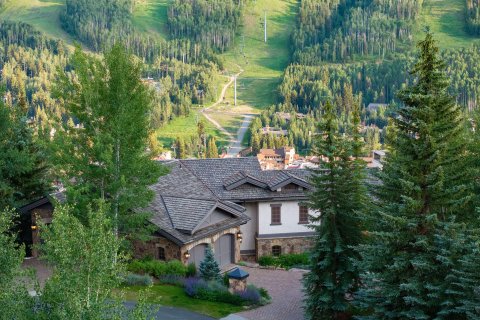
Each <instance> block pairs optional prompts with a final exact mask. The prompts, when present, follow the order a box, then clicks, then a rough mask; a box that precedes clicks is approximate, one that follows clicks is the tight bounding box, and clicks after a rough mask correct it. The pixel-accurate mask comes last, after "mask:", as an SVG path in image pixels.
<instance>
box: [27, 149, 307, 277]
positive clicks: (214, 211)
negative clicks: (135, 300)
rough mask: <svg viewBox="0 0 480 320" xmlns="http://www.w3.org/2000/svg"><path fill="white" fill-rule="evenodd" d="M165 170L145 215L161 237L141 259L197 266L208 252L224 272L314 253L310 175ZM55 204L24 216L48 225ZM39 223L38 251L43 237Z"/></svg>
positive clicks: (253, 164) (215, 167) (207, 163)
mask: <svg viewBox="0 0 480 320" xmlns="http://www.w3.org/2000/svg"><path fill="white" fill-rule="evenodd" d="M162 163H163V164H164V165H166V166H168V167H169V168H170V172H169V173H168V174H167V175H165V176H162V177H160V178H159V180H158V181H157V183H156V184H154V185H152V186H151V189H152V190H153V191H154V199H153V200H152V202H151V203H150V205H149V206H148V208H145V209H144V210H147V211H149V212H151V213H152V216H151V219H150V222H151V223H152V224H154V225H155V226H156V227H157V229H156V231H155V233H154V235H153V237H152V239H151V240H149V241H147V242H140V241H135V243H134V255H135V256H136V257H138V258H140V257H144V256H152V257H154V258H156V259H159V260H171V259H178V260H181V261H182V262H184V263H190V262H193V263H195V264H197V265H198V264H199V263H200V262H201V261H202V260H203V258H204V254H205V248H206V246H207V245H210V246H211V247H212V248H213V251H214V254H215V258H216V260H217V262H218V263H219V265H220V266H221V267H223V268H226V267H227V266H228V265H230V264H233V263H236V262H238V261H239V260H240V259H242V260H255V259H257V258H258V257H260V256H263V255H279V254H282V253H300V252H303V251H305V250H307V249H308V248H309V247H310V246H311V243H312V239H311V237H312V236H313V232H312V230H311V229H309V228H308V227H307V224H308V217H309V214H312V213H313V212H310V211H309V209H308V208H307V207H306V206H305V204H304V202H305V200H306V194H305V191H307V190H309V189H311V188H312V187H311V185H310V184H309V183H308V174H309V172H308V171H307V170H301V169H299V170H270V171H266V170H262V168H261V166H260V163H259V162H258V160H257V158H255V157H248V158H224V159H192V160H171V161H164V162H162ZM56 198H60V197H59V196H58V195H57V196H56ZM50 200H51V199H49V198H45V199H43V200H40V201H37V202H36V203H32V204H31V205H29V206H26V207H24V208H23V209H22V210H23V211H22V212H23V213H24V214H27V215H30V216H32V217H33V216H36V217H39V218H40V219H43V220H44V222H47V223H48V222H49V220H50V219H51V214H52V211H53V210H52V209H53V207H52V201H50ZM59 200H61V199H59ZM39 213H40V215H39ZM34 219H35V218H34ZM34 219H33V220H32V231H33V234H34V237H33V242H34V243H35V241H37V242H38V239H39V235H38V230H37V229H36V222H35V220H34ZM32 255H36V252H32Z"/></svg>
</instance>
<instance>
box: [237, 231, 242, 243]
mask: <svg viewBox="0 0 480 320" xmlns="http://www.w3.org/2000/svg"><path fill="white" fill-rule="evenodd" d="M237 239H238V241H240V243H241V242H242V241H243V233H242V231H238V233H237Z"/></svg>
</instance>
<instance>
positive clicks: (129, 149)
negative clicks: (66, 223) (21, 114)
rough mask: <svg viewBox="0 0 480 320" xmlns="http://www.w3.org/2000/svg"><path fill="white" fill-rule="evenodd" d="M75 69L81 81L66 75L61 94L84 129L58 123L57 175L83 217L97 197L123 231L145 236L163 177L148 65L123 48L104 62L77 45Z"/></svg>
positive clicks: (61, 80)
mask: <svg viewBox="0 0 480 320" xmlns="http://www.w3.org/2000/svg"><path fill="white" fill-rule="evenodd" d="M71 64H72V66H73V68H74V70H75V79H72V77H70V76H68V75H67V74H61V75H60V78H59V80H58V83H57V87H56V93H57V95H58V96H59V97H60V98H61V100H62V101H64V108H65V116H68V117H71V118H74V119H76V120H77V121H78V123H79V124H80V125H81V128H80V129H79V128H71V127H69V126H68V123H66V122H65V121H63V120H62V119H59V121H58V128H57V134H56V135H55V139H54V141H53V143H52V154H53V157H52V158H53V161H54V163H55V165H56V168H57V169H58V170H56V172H58V173H60V174H61V175H60V178H61V179H62V182H63V183H64V184H65V185H66V186H67V201H68V202H69V203H71V204H75V212H76V214H77V215H78V216H79V217H80V218H81V217H82V216H83V217H85V213H86V212H87V208H88V206H89V205H94V204H95V203H96V202H95V201H96V200H97V199H104V200H105V201H106V202H107V203H108V204H110V209H111V212H110V213H111V218H112V220H113V223H114V228H115V229H116V230H117V233H118V232H125V233H131V234H134V235H141V234H144V233H145V232H146V230H145V221H146V218H147V213H142V212H140V211H138V210H134V209H138V208H143V207H146V206H147V205H148V204H149V202H150V201H151V199H152V197H153V193H152V191H151V190H150V189H149V188H148V187H149V186H150V185H151V184H153V183H155V182H156V181H157V179H158V177H159V176H160V175H161V173H162V167H161V166H160V165H159V164H158V163H155V162H154V161H152V160H151V158H150V154H149V153H148V152H147V149H148V143H149V134H150V132H151V129H150V127H149V123H150V119H149V114H150V112H151V110H152V107H153V97H152V94H151V92H150V91H149V89H148V88H147V87H146V86H145V85H144V84H143V83H142V81H141V78H140V76H141V71H142V64H141V63H140V62H138V60H134V59H133V58H132V57H131V56H130V54H129V53H128V52H127V51H126V50H125V48H123V47H122V46H121V45H115V46H114V47H113V48H112V49H111V51H109V52H107V53H106V54H105V56H104V59H102V60H99V59H97V58H95V57H92V56H90V55H88V54H86V53H83V52H82V51H81V49H80V48H77V49H76V51H75V54H74V55H73V58H72V61H71Z"/></svg>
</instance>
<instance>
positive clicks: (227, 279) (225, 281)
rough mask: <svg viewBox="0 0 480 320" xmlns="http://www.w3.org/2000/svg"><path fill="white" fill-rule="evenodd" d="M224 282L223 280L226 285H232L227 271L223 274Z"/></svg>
mask: <svg viewBox="0 0 480 320" xmlns="http://www.w3.org/2000/svg"><path fill="white" fill-rule="evenodd" d="M222 282H223V285H224V286H225V287H227V288H229V287H230V280H229V277H228V274H227V273H226V272H225V273H224V274H223V278H222Z"/></svg>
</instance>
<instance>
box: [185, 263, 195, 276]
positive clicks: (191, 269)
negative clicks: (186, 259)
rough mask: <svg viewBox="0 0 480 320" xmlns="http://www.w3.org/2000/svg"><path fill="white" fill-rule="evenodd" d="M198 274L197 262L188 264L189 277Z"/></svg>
mask: <svg viewBox="0 0 480 320" xmlns="http://www.w3.org/2000/svg"><path fill="white" fill-rule="evenodd" d="M196 275H197V266H196V265H195V263H193V262H191V263H189V264H188V266H187V274H186V276H187V278H190V277H195V276H196Z"/></svg>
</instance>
